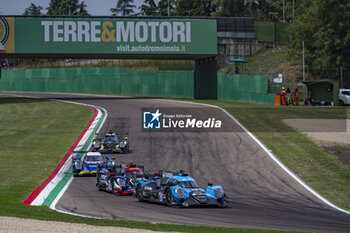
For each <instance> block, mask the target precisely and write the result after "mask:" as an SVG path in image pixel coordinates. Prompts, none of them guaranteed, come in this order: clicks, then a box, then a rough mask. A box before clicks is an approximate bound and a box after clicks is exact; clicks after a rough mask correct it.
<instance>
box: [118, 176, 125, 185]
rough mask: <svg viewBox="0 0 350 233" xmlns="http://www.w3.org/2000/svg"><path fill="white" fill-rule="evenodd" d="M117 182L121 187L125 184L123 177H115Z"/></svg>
mask: <svg viewBox="0 0 350 233" xmlns="http://www.w3.org/2000/svg"><path fill="white" fill-rule="evenodd" d="M116 181H117V184H118V185H119V186H121V187H124V186H125V180H124V179H121V178H117V180H116Z"/></svg>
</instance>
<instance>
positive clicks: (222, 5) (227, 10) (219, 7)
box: [212, 0, 247, 17]
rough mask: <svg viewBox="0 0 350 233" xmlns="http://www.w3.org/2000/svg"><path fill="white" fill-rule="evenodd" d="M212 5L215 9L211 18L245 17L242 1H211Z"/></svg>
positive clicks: (244, 5) (244, 6)
mask: <svg viewBox="0 0 350 233" xmlns="http://www.w3.org/2000/svg"><path fill="white" fill-rule="evenodd" d="M212 4H213V7H215V9H216V11H215V12H213V14H212V15H213V16H226V17H227V16H234V17H242V16H247V8H246V4H245V1H243V0H213V2H212Z"/></svg>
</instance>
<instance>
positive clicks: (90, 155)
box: [72, 152, 115, 176]
mask: <svg viewBox="0 0 350 233" xmlns="http://www.w3.org/2000/svg"><path fill="white" fill-rule="evenodd" d="M74 153H75V154H74V155H73V157H72V168H73V175H74V176H84V175H96V173H97V169H98V166H102V165H103V164H105V163H113V162H114V163H115V161H113V159H112V158H110V157H107V156H106V157H105V158H103V157H102V155H101V153H100V152H74ZM79 154H83V155H82V156H81V157H79V156H78V155H79ZM99 171H100V172H106V171H107V169H106V168H101V169H99Z"/></svg>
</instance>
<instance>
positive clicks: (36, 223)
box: [0, 217, 159, 233]
mask: <svg viewBox="0 0 350 233" xmlns="http://www.w3.org/2000/svg"><path fill="white" fill-rule="evenodd" d="M0 232H4V233H23V232H26V233H38V232H45V233H61V232H62V233H65V232H67V233H71V232H74V233H76V232H78V233H80V232H81V233H96V232H98V233H104V232H106V233H111V232H113V233H152V232H157V233H159V231H150V230H144V229H132V228H123V227H101V226H91V225H87V224H78V223H66V222H54V221H40V220H33V219H23V218H13V217H0Z"/></svg>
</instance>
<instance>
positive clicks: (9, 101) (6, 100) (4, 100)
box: [0, 96, 48, 104]
mask: <svg viewBox="0 0 350 233" xmlns="http://www.w3.org/2000/svg"><path fill="white" fill-rule="evenodd" d="M39 101H41V102H43V101H45V102H46V101H48V100H41V99H31V98H25V97H7V96H6V97H2V96H0V104H15V103H16V104H18V103H34V102H39Z"/></svg>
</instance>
